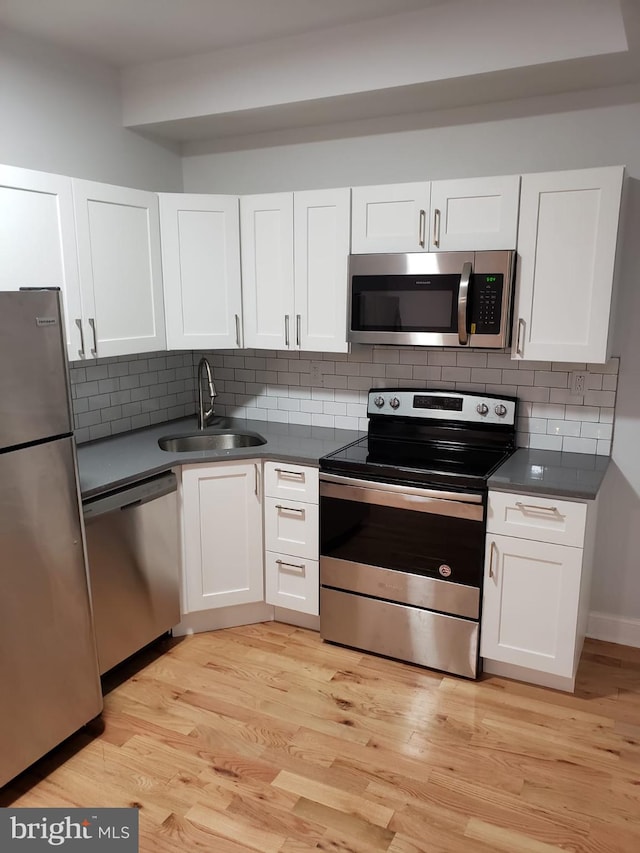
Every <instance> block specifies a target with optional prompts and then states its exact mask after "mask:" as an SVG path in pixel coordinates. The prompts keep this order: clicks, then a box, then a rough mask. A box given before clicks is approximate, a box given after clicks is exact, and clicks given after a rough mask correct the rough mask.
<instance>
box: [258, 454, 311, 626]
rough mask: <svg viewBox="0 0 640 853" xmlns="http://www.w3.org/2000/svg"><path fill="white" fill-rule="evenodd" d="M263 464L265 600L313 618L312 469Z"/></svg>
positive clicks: (269, 463)
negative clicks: (293, 497) (293, 496)
mask: <svg viewBox="0 0 640 853" xmlns="http://www.w3.org/2000/svg"><path fill="white" fill-rule="evenodd" d="M264 467H265V471H264V479H265V500H264V530H265V601H266V602H267V604H273V605H275V606H277V607H285V608H287V609H288V610H297V611H299V612H300V613H308V614H310V615H313V616H317V615H318V614H319V612H320V611H319V584H320V580H319V572H318V557H319V520H318V470H317V469H316V468H309V467H306V466H301V465H287V464H283V463H277V462H265V466H264ZM292 494H293V495H295V499H291V495H292ZM299 497H302V498H305V500H298V499H297V498H299Z"/></svg>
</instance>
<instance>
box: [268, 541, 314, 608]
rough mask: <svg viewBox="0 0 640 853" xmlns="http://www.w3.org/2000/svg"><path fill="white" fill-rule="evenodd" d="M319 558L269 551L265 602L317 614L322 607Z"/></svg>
mask: <svg viewBox="0 0 640 853" xmlns="http://www.w3.org/2000/svg"><path fill="white" fill-rule="evenodd" d="M319 588H320V582H319V575H318V561H317V560H307V559H305V558H304V557H298V558H296V557H290V556H289V555H288V554H276V553H273V552H272V551H267V553H266V559H265V601H266V602H267V604H274V605H276V607H287V608H288V609H289V610H297V611H298V612H300V613H310V614H311V615H312V616H317V615H318V614H319V612H320V608H319Z"/></svg>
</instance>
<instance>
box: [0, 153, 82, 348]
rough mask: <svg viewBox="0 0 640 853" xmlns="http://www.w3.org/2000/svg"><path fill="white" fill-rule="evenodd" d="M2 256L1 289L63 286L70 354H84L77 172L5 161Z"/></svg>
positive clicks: (0, 173) (0, 178)
mask: <svg viewBox="0 0 640 853" xmlns="http://www.w3.org/2000/svg"><path fill="white" fill-rule="evenodd" d="M0 257H1V258H2V263H0V290H19V289H20V288H21V287H59V288H60V289H61V290H62V299H63V305H64V312H65V321H66V334H67V348H68V353H69V360H70V361H74V360H75V359H79V358H84V357H85V355H86V352H85V349H84V345H83V341H84V336H83V335H84V332H88V329H83V327H82V308H81V302H80V280H79V278H78V259H77V251H76V232H75V222H74V215H73V195H72V192H71V178H67V177H65V176H64V175H50V174H48V173H46V172H34V171H31V170H30V169H17V168H14V167H12V166H0Z"/></svg>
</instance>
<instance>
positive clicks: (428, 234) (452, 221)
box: [351, 175, 520, 254]
mask: <svg viewBox="0 0 640 853" xmlns="http://www.w3.org/2000/svg"><path fill="white" fill-rule="evenodd" d="M519 187H520V177H519V176H518V175H507V176H498V177H489V178H464V179H461V180H455V181H433V182H432V183H428V182H424V183H411V184H390V185H385V186H372V187H354V188H353V190H352V193H353V201H352V233H351V251H352V252H353V253H354V254H363V253H368V252H370V253H376V252H382V253H384V252H439V251H482V250H485V249H487V250H492V249H515V246H516V234H517V228H518V197H519Z"/></svg>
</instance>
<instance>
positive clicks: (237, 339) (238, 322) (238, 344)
mask: <svg viewBox="0 0 640 853" xmlns="http://www.w3.org/2000/svg"><path fill="white" fill-rule="evenodd" d="M235 316H236V344H237V346H238V349H240V347H241V346H242V344H241V343H240V315H239V314H236V315H235Z"/></svg>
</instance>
